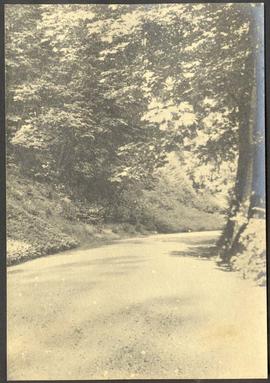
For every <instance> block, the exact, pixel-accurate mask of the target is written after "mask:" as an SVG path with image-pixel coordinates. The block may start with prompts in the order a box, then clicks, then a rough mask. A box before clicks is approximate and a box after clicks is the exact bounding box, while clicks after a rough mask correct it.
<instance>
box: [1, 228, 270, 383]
mask: <svg viewBox="0 0 270 383" xmlns="http://www.w3.org/2000/svg"><path fill="white" fill-rule="evenodd" d="M217 235H218V233H217V232H206V233H187V234H173V235H171V234H170V235H155V236H151V237H147V238H137V239H129V240H123V241H120V242H118V243H114V244H112V245H107V246H103V247H99V248H95V249H79V250H75V251H69V252H65V253H61V254H58V255H54V256H50V257H46V258H40V259H36V260H33V261H30V262H27V263H25V264H21V265H18V266H13V267H10V268H9V269H8V379H10V380H35V379H36V380H37V379H39V380H50V379H52V380H55V379H110V378H114V379H116V378H118V379H121V378H128V379H132V378H134V379H136V378H138V379H139V378H140V379H144V378H145V379H147V378H148V379H150V378H152V379H154V378H163V379H164V378H175V379H181V378H182V379H183V378H194V379H199V378H264V377H266V367H267V362H266V304H265V302H266V292H265V288H262V287H255V286H254V285H253V284H252V283H251V282H249V281H247V280H242V279H241V278H240V276H238V275H237V274H236V273H232V272H226V271H223V270H220V269H219V268H217V266H216V265H215V262H214V261H213V260H209V259H204V258H200V257H199V256H200V255H204V254H206V253H207V252H208V246H210V245H211V243H212V242H213V240H214V239H215V238H216V236H217Z"/></svg>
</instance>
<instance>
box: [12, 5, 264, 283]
mask: <svg viewBox="0 0 270 383" xmlns="http://www.w3.org/2000/svg"><path fill="white" fill-rule="evenodd" d="M262 15H263V12H262V6H261V4H249V3H247V4H229V3H228V4H214V3H213V4H211V3H209V4H158V5H155V4H151V5H148V4H142V5H126V4H122V5H106V6H104V5H99V4H88V5H87V4H85V5H78V4H69V5H60V4H58V5H56V4H54V5H44V4H43V5H39V4H35V5H15V6H13V5H6V82H7V84H6V89H7V97H6V98H7V105H6V109H7V118H6V121H7V162H8V173H7V178H8V195H7V196H8V222H7V223H8V238H9V243H8V257H9V259H13V261H9V262H11V263H12V262H17V261H18V260H19V259H23V258H24V259H25V258H26V257H27V254H32V255H31V257H36V256H40V255H43V254H49V253H53V252H56V251H60V250H65V249H68V248H72V247H74V246H78V245H79V243H84V242H85V241H89V239H91V238H92V240H95V238H97V237H98V236H99V237H100V236H102V235H104V238H107V237H108V236H110V235H111V236H114V235H119V236H121V235H124V234H123V233H129V234H132V235H136V234H137V233H140V234H141V233H147V232H156V231H157V232H162V233H169V232H178V231H179V232H180V231H193V230H212V229H223V230H222V236H221V238H220V240H219V242H218V244H217V252H218V254H219V262H220V263H221V264H223V265H225V266H228V267H231V268H237V269H239V270H240V271H241V272H243V275H244V276H245V277H246V276H251V275H252V277H254V276H255V278H258V279H259V280H261V279H262V278H265V257H264V255H263V254H264V247H258V246H257V243H258V241H259V238H263V235H264V220H265V217H264V208H265V185H264V177H265V174H264V111H263V108H262V107H261V105H263V93H264V90H263V78H262V74H263V71H262V70H261V67H262V65H263V44H262V41H263V39H262V36H263V27H262V25H263V24H262V20H263V19H262ZM110 232H111V233H113V232H114V234H108V233H110ZM116 232H118V234H117V233H116ZM263 243H264V242H263ZM264 245H265V243H264ZM264 245H263V246H264ZM16 249H17V250H16ZM23 254H25V255H23ZM15 260H16V261H15ZM247 269H249V271H250V272H249V271H248V270H247ZM251 270H252V272H251ZM263 275H264V277H263Z"/></svg>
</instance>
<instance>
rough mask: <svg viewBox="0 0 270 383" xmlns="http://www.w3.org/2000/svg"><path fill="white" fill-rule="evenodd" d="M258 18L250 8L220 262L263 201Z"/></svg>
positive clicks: (233, 248) (233, 249) (226, 260)
mask: <svg viewBox="0 0 270 383" xmlns="http://www.w3.org/2000/svg"><path fill="white" fill-rule="evenodd" d="M262 21H263V20H261V18H260V13H259V12H258V9H254V11H252V14H251V25H250V37H251V38H250V43H251V44H252V47H253V52H252V54H251V55H250V58H249V60H248V62H247V65H248V67H249V68H250V73H251V75H252V81H251V86H250V88H249V94H250V98H249V105H250V106H249V113H248V114H246V109H245V105H244V102H241V103H240V104H239V120H240V126H239V156H238V168H237V174H236V184H235V190H234V198H233V200H232V202H231V209H230V216H229V218H228V222H227V225H226V226H225V229H224V232H223V235H222V236H221V238H220V241H219V243H218V245H219V247H220V249H221V252H220V255H221V259H222V262H224V263H229V261H230V258H231V257H232V256H233V255H235V254H236V253H237V251H238V245H239V237H240V235H241V233H242V232H243V231H244V229H245V227H246V226H247V223H248V220H249V219H250V218H251V217H252V216H254V214H258V212H260V208H259V205H260V204H263V203H264V202H263V201H264V179H265V175H264V150H263V149H264V139H263V137H264V88H263V84H264V78H263V47H262V46H261V45H262V44H261V43H262V41H263V39H262V37H263V36H262V31H263V29H262V28H263V23H262ZM258 48H259V49H258ZM259 138H260V139H259ZM258 139H259V140H258Z"/></svg>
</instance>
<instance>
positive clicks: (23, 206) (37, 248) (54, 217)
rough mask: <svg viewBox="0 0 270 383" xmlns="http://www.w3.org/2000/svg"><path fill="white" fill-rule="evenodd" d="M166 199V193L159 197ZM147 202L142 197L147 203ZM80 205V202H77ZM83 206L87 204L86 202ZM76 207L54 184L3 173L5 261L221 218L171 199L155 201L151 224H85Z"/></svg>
mask: <svg viewBox="0 0 270 383" xmlns="http://www.w3.org/2000/svg"><path fill="white" fill-rule="evenodd" d="M161 198H164V196H161ZM148 202H149V201H147V200H146V203H147V204H148ZM80 208H81V205H80ZM84 208H85V209H87V206H84ZM77 212H78V206H77V205H76V203H75V202H74V201H72V200H70V199H69V198H67V197H66V196H65V194H64V193H61V192H59V190H55V189H54V188H53V186H52V185H50V184H44V183H39V182H37V181H33V180H32V179H27V178H24V177H21V176H20V174H19V173H15V172H11V171H9V172H8V177H7V238H8V242H7V249H8V251H7V263H8V265H12V264H16V263H20V262H22V261H25V260H28V259H33V258H37V257H40V256H44V255H47V254H53V253H57V252H60V251H63V250H67V249H71V248H75V247H77V246H80V245H98V244H100V243H104V242H110V241H112V240H114V239H120V238H123V237H128V236H134V235H143V234H149V233H151V232H152V233H153V232H155V231H158V232H177V231H179V232H181V231H187V230H192V231H198V230H213V229H217V228H221V227H222V224H223V217H222V216H220V215H219V214H217V213H214V214H210V213H207V212H204V211H200V210H198V209H196V208H194V207H193V208H192V207H187V206H184V205H183V203H181V202H177V201H176V200H174V201H173V202H172V206H171V207H169V209H168V206H167V205H166V204H160V201H157V203H156V204H155V202H153V198H152V203H151V206H150V203H149V214H150V215H151V217H152V218H151V219H152V222H151V227H150V226H148V225H143V224H141V223H140V224H137V225H135V224H130V223H113V224H112V223H111V224H110V223H95V224H94V223H92V224H91V223H86V222H82V221H81V220H80V219H79V218H78V216H77V214H76V213H77Z"/></svg>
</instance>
